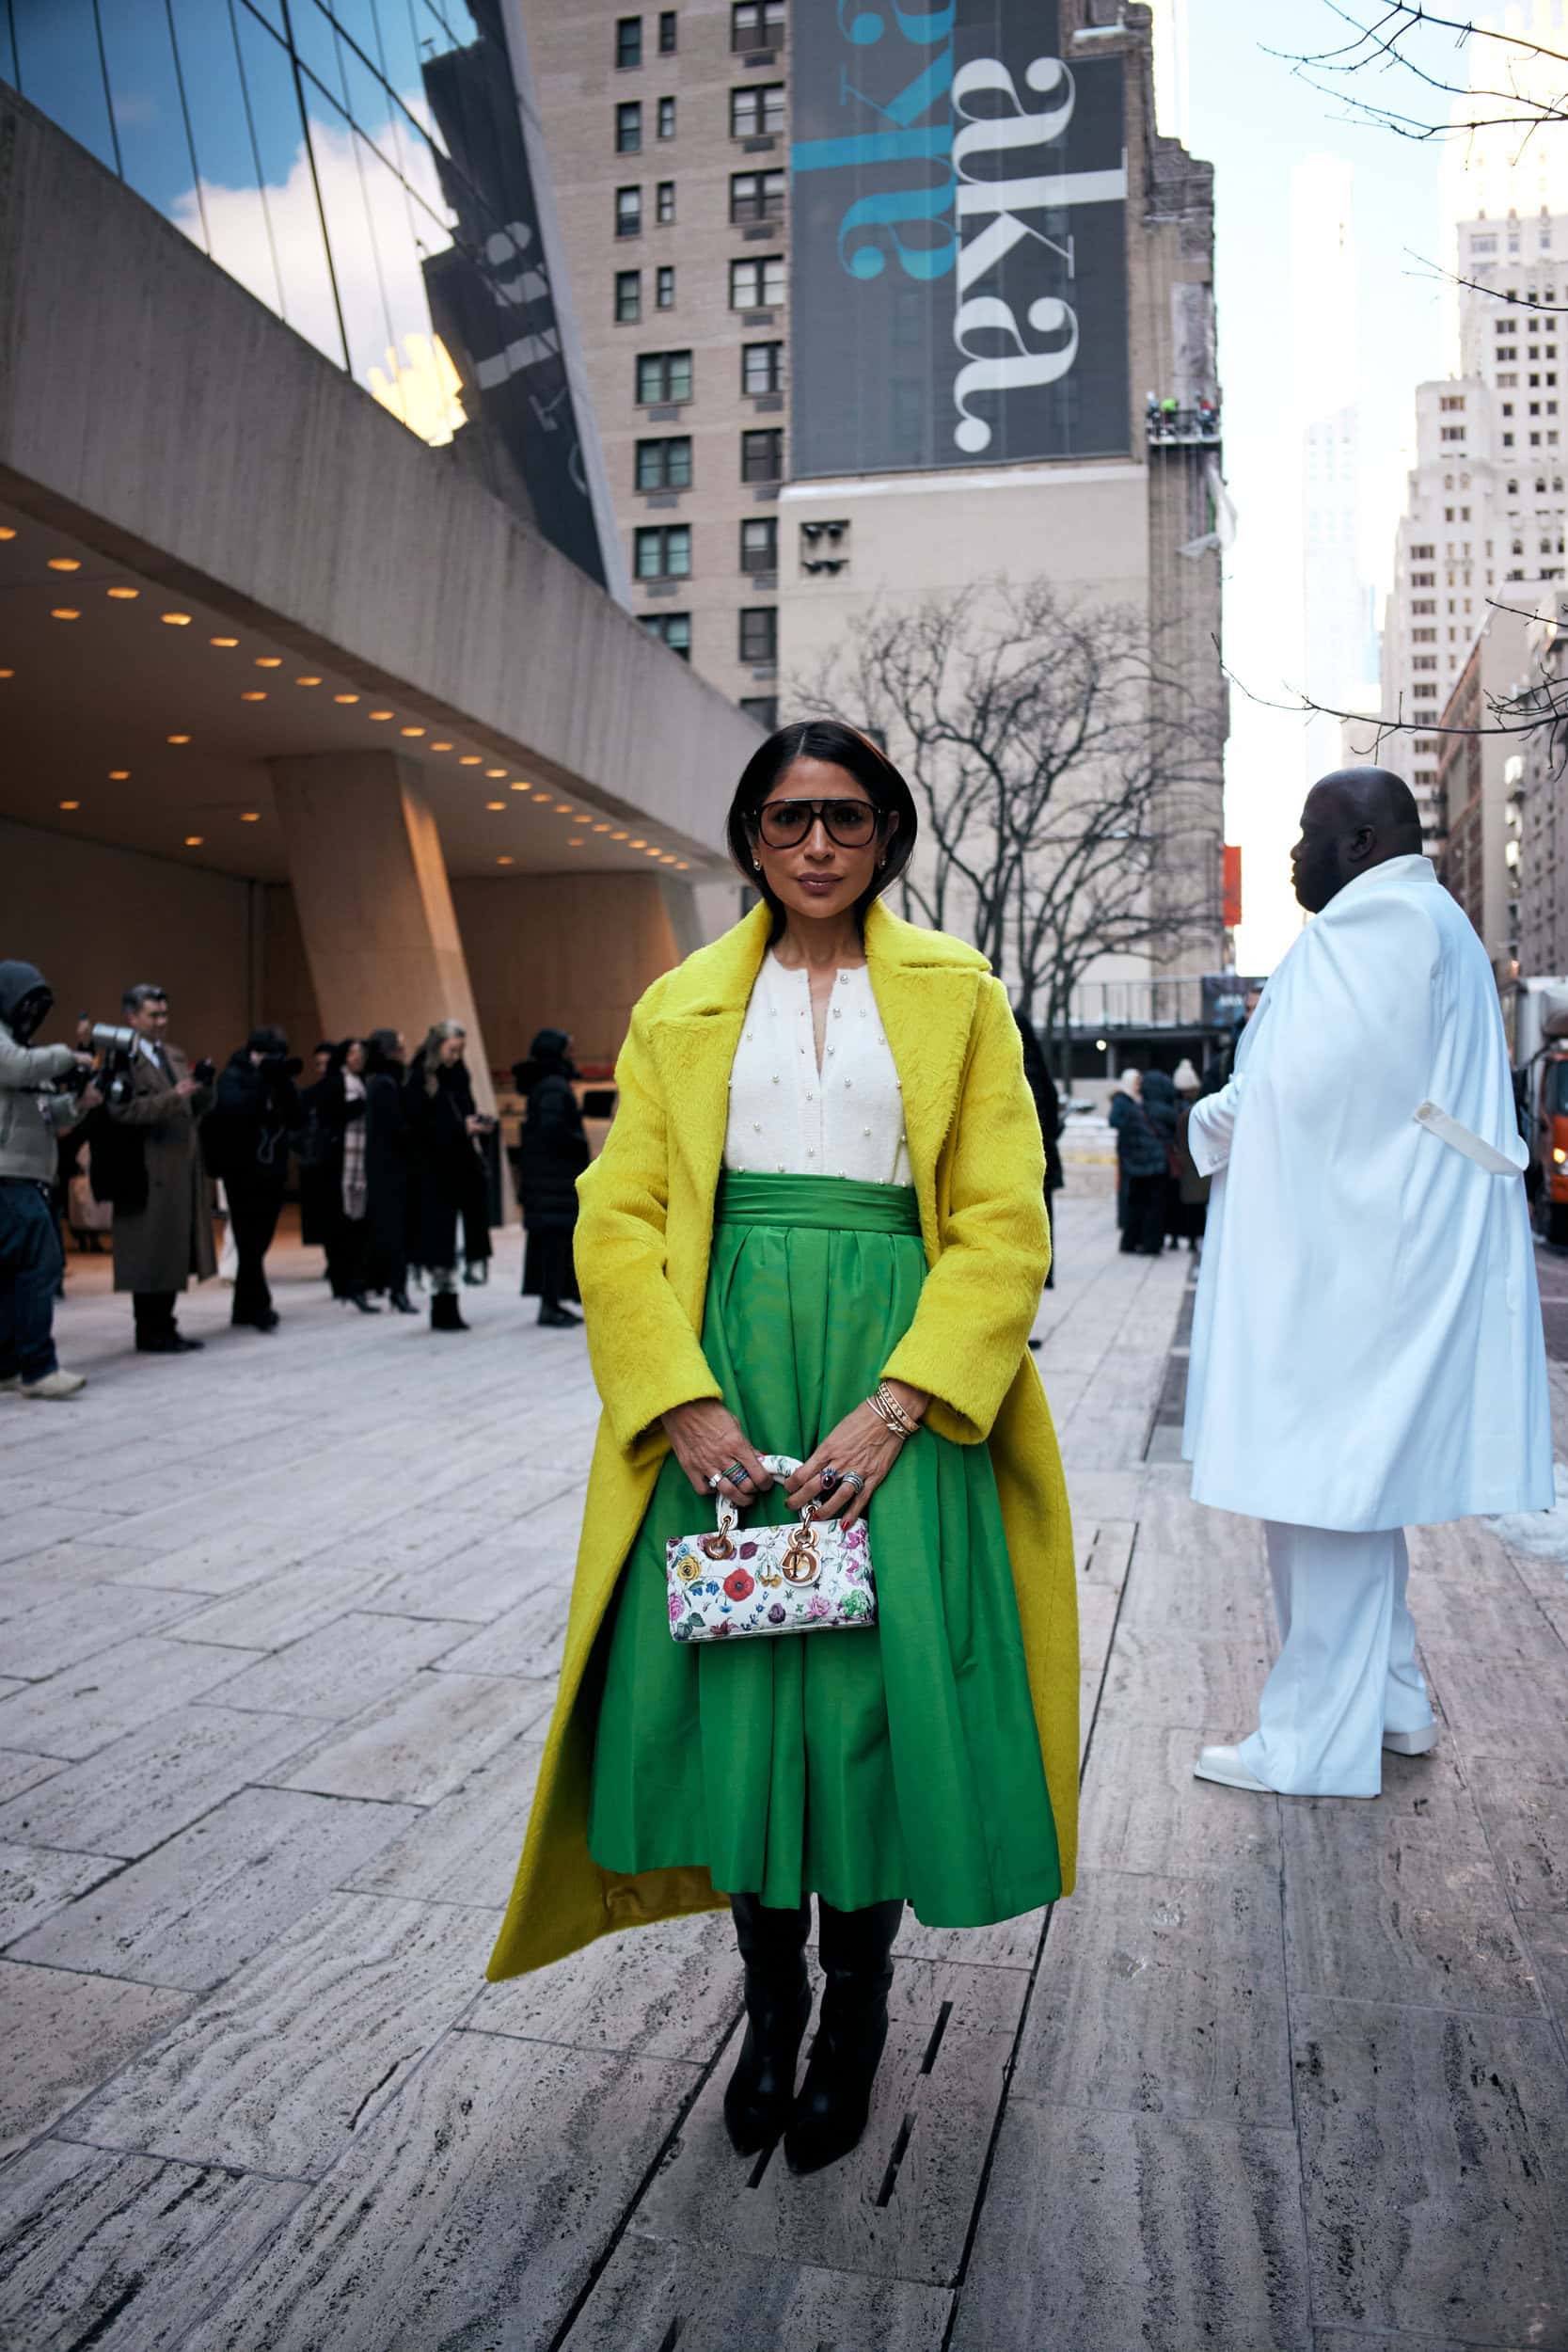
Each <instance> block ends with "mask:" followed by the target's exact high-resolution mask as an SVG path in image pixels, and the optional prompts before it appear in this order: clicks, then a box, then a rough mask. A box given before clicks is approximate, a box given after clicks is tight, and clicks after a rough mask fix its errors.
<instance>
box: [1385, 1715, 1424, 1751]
mask: <svg viewBox="0 0 1568 2352" xmlns="http://www.w3.org/2000/svg"><path fill="white" fill-rule="evenodd" d="M1383 1744H1384V1746H1385V1747H1386V1748H1388V1749H1390V1750H1391V1751H1392V1753H1393V1754H1394V1755H1395V1756H1430V1755H1431V1754H1432V1751H1433V1748H1434V1747H1435V1746H1436V1745H1437V1718H1436V1717H1435V1716H1433V1719H1432V1721H1431V1723H1430V1724H1422V1725H1421V1728H1420V1730H1419V1731H1386V1732H1385V1733H1384V1735H1383Z"/></svg>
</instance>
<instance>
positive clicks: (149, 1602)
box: [0, 1578, 191, 1736]
mask: <svg viewBox="0 0 1568 2352" xmlns="http://www.w3.org/2000/svg"><path fill="white" fill-rule="evenodd" d="M43 1589H45V1590H47V1586H45V1587H44V1588H43ZM190 1608H191V1604H190V1600H189V1598H188V1597H187V1596H186V1595H185V1594H183V1593H170V1592H160V1591H146V1592H144V1591H139V1590H133V1589H131V1588H130V1587H129V1586H126V1585H121V1584H97V1585H94V1586H93V1587H92V1588H91V1590H90V1592H87V1593H84V1592H83V1590H82V1589H81V1585H80V1583H79V1582H78V1581H77V1580H76V1579H74V1578H73V1579H72V1580H71V1582H70V1583H69V1584H68V1585H67V1587H66V1589H65V1590H64V1591H63V1592H51V1593H49V1597H48V1598H47V1599H43V1600H40V1601H39V1602H38V1604H37V1606H36V1607H34V1608H32V1609H27V1610H24V1611H23V1613H21V1614H20V1615H18V1616H14V1617H12V1618H10V1619H9V1621H8V1623H7V1624H6V1625H5V1626H3V1627H0V1671H3V1672H4V1673H6V1674H7V1675H10V1676H14V1677H17V1678H18V1679H19V1680H21V1681H24V1682H41V1681H43V1680H44V1679H45V1677H48V1676H50V1675H57V1674H62V1673H65V1672H67V1671H69V1669H70V1668H71V1667H73V1666H80V1665H81V1664H83V1662H84V1661H86V1660H87V1659H89V1658H96V1657H99V1656H101V1655H102V1653H103V1651H105V1650H113V1649H116V1648H118V1647H119V1645H120V1644H122V1643H123V1642H126V1641H128V1640H129V1639H130V1638H131V1637H132V1636H133V1635H134V1634H138V1633H156V1632H159V1631H160V1630H161V1629H163V1628H164V1627H165V1626H166V1625H168V1624H169V1623H171V1621H172V1620H174V1619H175V1618H177V1617H183V1616H188V1615H189V1614H190ZM7 1725H8V1710H7V1709H6V1708H0V1736H4V1735H5V1734H6V1732H7Z"/></svg>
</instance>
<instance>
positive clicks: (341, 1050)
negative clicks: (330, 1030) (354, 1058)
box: [332, 1036, 365, 1070]
mask: <svg viewBox="0 0 1568 2352" xmlns="http://www.w3.org/2000/svg"><path fill="white" fill-rule="evenodd" d="M364 1042H365V1041H364V1039H363V1038H362V1037H358V1036H355V1037H343V1038H340V1039H339V1040H338V1042H337V1044H336V1045H334V1047H333V1048H332V1067H333V1069H334V1070H345V1069H347V1067H348V1057H349V1056H350V1055H351V1054H352V1053H353V1051H354V1049H355V1047H356V1045H363V1044H364Z"/></svg>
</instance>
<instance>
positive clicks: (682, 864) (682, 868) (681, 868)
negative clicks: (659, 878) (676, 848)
mask: <svg viewBox="0 0 1568 2352" xmlns="http://www.w3.org/2000/svg"><path fill="white" fill-rule="evenodd" d="M675 871H676V873H677V874H689V873H690V871H691V866H690V862H689V859H687V858H684V857H678V858H677V859H676V860H675Z"/></svg>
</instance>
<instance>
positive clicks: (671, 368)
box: [637, 351, 691, 403]
mask: <svg viewBox="0 0 1568 2352" xmlns="http://www.w3.org/2000/svg"><path fill="white" fill-rule="evenodd" d="M637 397H638V399H639V400H640V401H642V402H644V403H647V402H660V403H663V402H666V401H670V402H673V401H682V400H689V399H690V397H691V354H690V353H689V351H642V352H639V354H638V357H637Z"/></svg>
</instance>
